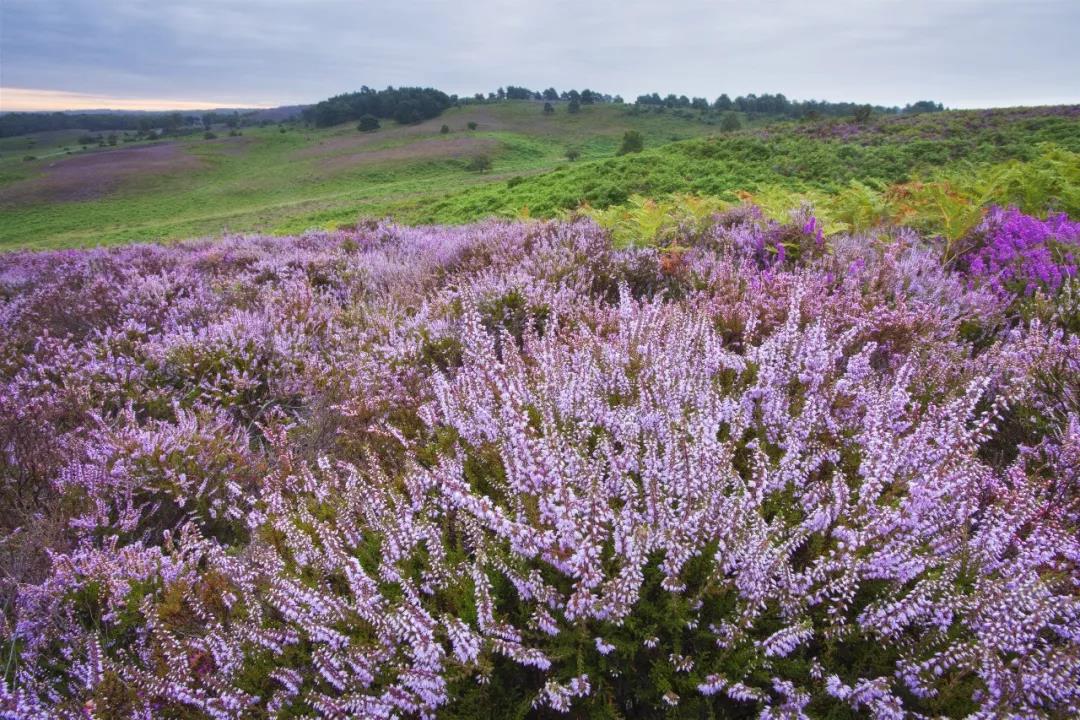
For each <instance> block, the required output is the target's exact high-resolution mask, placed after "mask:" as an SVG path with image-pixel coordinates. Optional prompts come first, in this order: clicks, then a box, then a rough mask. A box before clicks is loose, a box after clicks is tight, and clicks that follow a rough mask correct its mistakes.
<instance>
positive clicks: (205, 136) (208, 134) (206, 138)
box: [203, 130, 217, 140]
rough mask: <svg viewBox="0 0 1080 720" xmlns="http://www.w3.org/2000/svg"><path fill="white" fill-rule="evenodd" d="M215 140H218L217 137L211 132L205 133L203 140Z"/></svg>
mask: <svg viewBox="0 0 1080 720" xmlns="http://www.w3.org/2000/svg"><path fill="white" fill-rule="evenodd" d="M215 138H217V135H215V134H214V133H212V132H210V131H209V130H207V131H206V132H204V133H203V140H214V139H215Z"/></svg>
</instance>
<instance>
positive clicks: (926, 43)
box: [0, 0, 1080, 106]
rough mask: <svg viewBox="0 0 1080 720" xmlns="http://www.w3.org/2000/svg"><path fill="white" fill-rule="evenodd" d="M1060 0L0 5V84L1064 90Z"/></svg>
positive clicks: (285, 95) (1071, 12)
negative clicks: (515, 85) (1020, 0)
mask: <svg viewBox="0 0 1080 720" xmlns="http://www.w3.org/2000/svg"><path fill="white" fill-rule="evenodd" d="M1077 35H1080V3H1077V2H1075V0H1027V1H1026V2H1013V1H1005V0H983V1H976V0H907V1H902V0H879V1H872V0H838V1H836V2H819V3H806V2H801V1H796V0H772V1H770V2H730V1H728V0H721V1H712V2H709V1H706V0H668V1H667V2H659V3H658V2H640V1H637V0H624V1H622V2H618V1H617V0H598V1H594V2H585V1H583V0H577V1H574V0H546V1H545V0H534V1H533V2H523V1H521V0H475V1H474V2H468V3H463V2H443V1H440V0H416V1H414V2H400V3H395V4H390V3H376V2H367V1H366V0H356V1H346V0H186V2H183V3H160V2H155V1H148V0H113V1H111V2H97V1H93V0H51V1H50V2H41V0H4V1H3V3H2V4H0V84H2V85H4V86H13V87H29V88H41V89H53V90H66V91H73V92H90V93H100V94H110V95H126V96H153V97H175V98H177V99H181V98H187V97H215V98H229V99H231V100H233V101H234V102H237V103H256V102H271V103H290V102H303V101H312V100H318V99H320V98H322V97H325V96H327V95H330V94H334V93H337V92H342V91H346V90H350V89H355V88H357V87H358V86H360V85H361V84H367V85H372V86H384V85H388V84H395V85H396V84H430V85H435V86H437V87H440V88H442V89H445V90H447V91H449V92H457V93H472V92H475V91H478V90H484V91H486V90H491V89H493V88H495V87H497V86H499V85H503V84H506V83H514V84H522V85H527V86H530V87H537V88H542V87H546V86H549V85H554V86H556V87H559V88H567V87H571V86H576V87H584V86H588V87H593V88H599V89H602V90H605V91H607V92H612V93H621V94H623V95H625V96H629V97H632V96H634V95H636V94H638V93H641V92H651V91H654V90H655V91H658V92H663V93H666V92H676V93H680V94H681V93H685V94H687V95H706V96H708V97H710V98H712V97H715V96H716V95H718V94H719V93H721V92H727V93H729V94H743V93H748V92H783V93H785V94H787V95H788V96H789V97H793V98H810V97H814V98H829V99H851V100H860V101H869V102H875V103H883V104H898V103H899V104H902V103H904V102H908V101H911V100H915V99H920V98H924V97H930V98H933V99H936V100H940V101H942V102H945V103H946V104H947V105H951V106H964V105H1003V104H1016V103H1038V102H1064V101H1073V102H1080V79H1078V78H1080V43H1077V42H1076V40H1075V38H1076V36H1077Z"/></svg>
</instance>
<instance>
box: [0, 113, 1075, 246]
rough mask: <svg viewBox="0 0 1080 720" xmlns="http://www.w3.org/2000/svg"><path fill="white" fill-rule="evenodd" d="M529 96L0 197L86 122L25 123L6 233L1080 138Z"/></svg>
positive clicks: (903, 157)
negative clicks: (487, 166) (53, 191)
mask: <svg viewBox="0 0 1080 720" xmlns="http://www.w3.org/2000/svg"><path fill="white" fill-rule="evenodd" d="M541 108H542V105H540V104H538V103H532V102H523V101H522V102H517V101H515V102H503V103H498V104H491V105H480V106H470V107H463V108H454V109H451V110H449V111H448V112H446V113H444V114H443V115H442V116H441V117H439V118H435V119H434V120H431V121H428V122H426V123H422V124H419V125H414V126H395V125H393V124H392V123H388V124H387V126H386V127H384V128H383V129H381V130H379V131H378V132H375V133H363V134H362V133H359V132H357V131H356V129H355V127H354V126H353V125H352V124H349V125H343V126H338V127H335V128H328V129H322V130H314V129H307V128H302V127H293V128H290V129H289V130H288V131H287V132H280V131H279V129H278V128H277V127H269V128H256V129H246V130H244V136H243V137H242V138H225V137H223V138H220V139H217V140H213V141H206V140H203V139H202V138H201V136H195V137H190V138H184V139H181V140H178V141H176V142H178V143H179V144H180V145H181V148H182V151H183V153H185V154H187V155H190V156H194V157H195V158H198V160H199V161H200V164H199V167H198V169H196V170H191V169H186V170H182V171H179V170H178V171H175V172H173V171H166V172H163V173H158V174H145V173H140V174H135V175H132V176H129V177H127V178H126V179H122V180H120V181H118V184H117V187H116V188H115V189H113V190H111V191H110V192H108V193H106V194H104V195H102V196H101V197H97V198H94V199H89V200H80V201H63V202H58V201H56V200H47V199H44V200H37V201H32V202H26V201H23V202H19V203H13V202H8V203H7V204H4V201H3V192H4V191H5V189H7V188H11V187H22V186H25V185H26V183H28V182H42V180H40V179H39V180H35V179H34V178H35V177H36V176H42V177H45V176H47V174H48V173H49V170H50V168H49V165H50V164H53V163H57V162H58V161H62V160H63V159H64V157H65V151H64V149H63V148H64V147H71V143H72V142H73V138H74V137H77V136H78V135H79V134H81V133H79V132H78V131H69V132H67V133H66V134H64V133H42V134H40V136H39V137H37V138H34V141H35V142H34V144H33V148H34V150H33V152H34V153H37V154H38V155H39V156H40V157H39V159H37V160H33V161H29V162H28V161H25V160H24V159H23V158H24V156H25V155H26V154H28V153H29V152H30V151H29V150H28V148H29V147H30V138H26V137H23V138H5V139H0V248H16V247H31V248H48V247H69V246H87V245H99V244H113V243H124V242H132V241H146V240H163V239H164V240H168V239H176V238H185V237H192V236H203V235H218V234H222V233H229V232H253V231H258V232H269V233H295V232H300V231H303V230H305V229H308V228H312V227H324V228H330V227H335V226H339V225H343V224H348V223H352V222H355V221H356V220H357V219H358V218H359V217H362V216H368V217H371V216H374V217H384V216H391V217H393V218H395V219H396V220H398V221H401V222H408V223H424V222H435V223H462V222H469V221H473V220H476V219H478V218H482V217H487V216H503V217H518V216H526V215H527V216H532V217H552V216H555V215H558V214H560V213H563V212H565V211H567V210H570V209H574V208H577V207H580V206H581V205H583V204H585V205H589V206H591V207H594V208H607V207H611V206H616V205H620V204H624V203H626V202H628V200H629V199H630V198H632V197H634V196H637V195H640V196H645V197H662V196H666V195H670V194H676V193H677V194H693V195H701V196H712V197H717V198H721V199H724V200H728V201H734V200H736V199H737V198H739V197H741V196H742V195H743V194H744V193H746V192H750V193H754V194H755V195H759V196H768V195H776V194H779V195H781V196H784V197H792V196H794V195H801V196H803V197H806V198H809V199H812V200H814V201H815V202H818V203H820V202H821V201H822V198H823V197H827V198H834V197H844V198H848V199H849V200H850V198H851V196H852V195H853V194H857V189H858V188H859V187H865V188H869V191H870V192H877V193H880V192H885V191H886V188H888V187H889V186H895V185H898V184H910V183H912V182H913V181H923V180H928V179H933V178H938V177H940V176H941V175H942V173H952V174H953V176H955V177H975V178H978V177H981V176H982V174H985V173H986V172H988V170H987V168H991V167H994V166H1000V165H1001V164H1003V163H1016V162H1020V163H1028V162H1032V161H1034V160H1036V159H1037V158H1039V157H1040V156H1042V155H1043V154H1045V152H1047V149H1046V148H1047V147H1048V146H1047V145H1046V144H1047V143H1052V144H1053V145H1054V146H1056V147H1057V148H1060V149H1061V150H1062V151H1066V152H1069V151H1071V152H1080V113H1078V112H1077V110H1078V108H1054V109H1045V108H1042V109H1040V108H1021V109H1014V110H998V111H990V112H984V111H960V112H949V113H936V114H933V115H923V116H914V117H900V118H885V119H880V120H878V121H874V122H871V123H868V124H865V125H856V124H854V123H850V122H841V121H822V122H816V123H803V124H800V123H794V122H787V123H779V124H775V125H769V126H763V125H762V121H758V122H757V123H752V124H751V126H750V127H748V128H747V129H744V130H742V131H739V132H735V133H730V134H724V133H721V132H720V131H719V126H718V124H717V122H716V117H715V116H697V115H694V114H691V113H678V114H676V113H671V112H664V113H657V112H653V111H646V112H640V113H638V112H634V111H632V110H631V109H629V108H626V107H622V106H611V105H608V106H585V107H583V108H582V110H581V112H580V113H579V114H576V115H571V114H569V113H567V112H566V108H565V106H562V105H560V107H559V108H558V111H557V112H556V113H555V114H554V115H551V116H548V115H544V114H543V112H542V110H541ZM469 122H476V123H477V124H478V127H477V129H476V130H475V131H470V130H468V129H467V124H468V123H469ZM444 123H445V124H446V125H448V126H449V127H450V129H451V132H450V133H449V134H447V135H442V134H440V133H439V128H440V127H441V126H442V125H443V124H444ZM629 129H634V130H637V131H638V132H640V133H641V134H642V135H643V136H644V138H645V151H644V152H643V153H640V154H634V155H627V156H623V157H615V152H616V149H617V148H618V146H619V143H620V140H621V138H622V134H623V133H624V132H625V131H626V130H629ZM69 136H70V137H69ZM134 145H135V144H122V147H133V146H134ZM568 148H575V149H577V150H578V151H579V152H580V159H579V160H577V161H576V162H573V163H571V162H569V161H567V159H566V158H565V154H566V150H567V149H568ZM85 152H86V153H94V152H101V150H98V149H91V150H87V151H85ZM480 153H482V154H487V155H489V156H490V157H491V158H492V160H493V167H492V170H491V171H490V172H485V173H477V172H470V171H469V170H468V169H467V168H466V165H467V163H468V160H469V159H470V157H472V156H473V155H475V154H480ZM81 154H83V152H82V151H76V152H75V156H78V155H81ZM1028 174H1029V175H1030V174H1031V173H1028ZM1019 175H1021V176H1022V175H1024V174H1023V173H1019ZM87 182H88V183H92V182H95V179H94V178H89V177H88V178H87ZM984 184H985V183H984ZM853 188H855V189H853ZM947 190H948V189H947V188H946V191H947ZM1023 191H1024V189H1023V188H1015V187H1014V188H1012V189H1011V190H1010V192H1011V193H1012V195H1018V194H1019V195H1023ZM972 192H973V193H974V191H972ZM999 194H1000V193H999ZM995 197H996V196H995V195H993V194H991V195H988V196H987V197H986V198H985V199H987V200H994V199H995ZM1065 209H1068V208H1065Z"/></svg>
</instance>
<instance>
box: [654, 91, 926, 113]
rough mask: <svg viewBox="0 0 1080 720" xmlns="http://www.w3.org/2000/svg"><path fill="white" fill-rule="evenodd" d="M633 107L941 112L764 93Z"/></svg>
mask: <svg viewBox="0 0 1080 720" xmlns="http://www.w3.org/2000/svg"><path fill="white" fill-rule="evenodd" d="M634 103H635V104H636V105H639V106H645V107H664V108H688V109H691V110H701V111H709V110H714V111H717V112H741V113H747V114H758V115H774V116H785V117H791V118H810V119H812V118H814V117H847V116H852V115H855V116H858V115H859V114H860V113H865V112H866V108H869V109H870V110H871V111H873V112H875V113H878V114H884V115H897V114H918V113H927V112H940V111H942V110H944V109H945V107H944V106H943V105H942V104H941V103H937V102H934V101H932V100H920V101H918V102H916V103H909V104H907V105H905V106H904V107H902V108H901V107H899V106H892V107H885V106H882V105H867V104H862V103H854V102H828V101H825V100H789V99H788V98H787V97H785V96H784V94H783V93H777V94H775V95H772V94H769V93H765V94H763V95H756V94H754V93H750V94H749V95H740V96H738V97H736V98H731V97H729V96H728V94H727V93H723V94H721V95H720V96H719V97H718V98H716V100H714V101H712V102H709V100H708V99H706V98H703V97H694V98H690V97H687V96H686V95H675V94H673V93H672V94H668V95H666V96H664V97H661V96H660V94H659V93H655V92H654V93H652V94H648V95H638V97H637V99H636V100H635V101H634Z"/></svg>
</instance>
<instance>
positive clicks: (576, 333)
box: [0, 212, 1080, 718]
mask: <svg viewBox="0 0 1080 720" xmlns="http://www.w3.org/2000/svg"><path fill="white" fill-rule="evenodd" d="M1017 222H1019V221H1017ZM688 232H689V231H688ZM681 240H682V241H681V242H680V241H679V238H675V241H674V242H672V243H671V246H670V247H665V248H660V249H657V248H649V247H646V248H641V249H627V250H619V249H615V248H614V247H613V246H612V244H611V242H610V239H609V237H608V235H607V234H605V232H604V231H602V230H601V229H600V228H598V227H597V226H596V225H594V224H592V223H591V222H589V221H583V220H579V221H574V222H564V223H549V224H500V223H488V224H481V225H475V226H468V227H463V228H456V229H445V228H419V229H409V228H399V227H394V226H390V225H382V224H376V225H371V226H367V227H362V228H359V229H357V230H355V231H350V232H339V233H333V234H325V233H316V234H309V235H305V236H302V237H295V238H262V237H250V238H232V239H228V240H225V241H222V242H219V243H213V244H212V243H188V244H182V245H177V246H172V247H168V248H164V247H152V246H146V247H129V248H122V249H114V250H95V251H86V252H69V253H50V254H12V255H7V256H4V257H2V258H0V298H2V302H0V328H2V330H3V333H2V336H0V338H2V339H0V379H2V382H3V389H2V391H0V432H2V436H0V440H2V441H3V445H2V449H3V452H4V456H3V459H2V464H0V470H2V475H0V478H2V481H3V485H2V487H0V493H3V498H4V500H5V501H6V502H8V503H9V506H10V507H11V512H9V513H5V515H4V517H3V518H2V519H0V522H2V523H4V525H3V526H2V531H3V541H2V544H0V561H2V564H3V567H4V568H5V585H4V587H3V592H4V596H3V597H4V600H5V614H4V617H3V621H2V623H0V638H2V642H3V644H4V647H3V648H2V649H3V651H4V652H3V655H4V657H5V658H10V660H9V661H8V663H7V666H6V671H5V682H4V683H0V717H11V718H16V717H18V718H36V717H41V718H45V717H68V718H85V717H95V718H120V717H141V718H156V717H209V718H238V717H252V718H259V717H279V718H288V717H301V716H302V717H326V718H346V717H374V718H378V717H383V718H390V717H434V716H436V715H439V716H442V717H462V718H471V717H477V716H478V715H481V714H483V715H484V716H489V715H491V714H492V713H495V714H496V715H498V716H506V717H523V716H526V715H530V714H536V715H538V716H545V715H550V714H560V713H574V714H575V715H589V716H595V717H613V718H614V717H671V716H675V717H761V718H802V717H855V716H858V717H862V716H869V717H875V718H900V717H929V716H974V717H985V718H990V717H999V716H1010V715H1011V716H1017V717H1047V718H1058V717H1069V716H1075V715H1076V714H1077V713H1080V683H1078V681H1077V678H1078V677H1080V532H1078V531H1080V506H1078V502H1080V490H1078V487H1080V485H1078V482H1080V478H1078V477H1077V472H1076V468H1077V466H1078V459H1080V450H1078V448H1080V433H1078V429H1080V402H1078V399H1080V387H1078V386H1077V383H1076V378H1077V377H1080V372H1077V370H1078V369H1080V340H1078V339H1077V337H1076V336H1075V335H1073V334H1070V333H1068V332H1067V331H1066V330H1065V329H1064V328H1063V327H1057V326H1055V325H1053V324H1045V323H1043V322H1040V321H1038V320H1035V321H1031V322H1027V323H1023V322H1019V321H1018V320H1017V318H1015V317H1014V316H1012V315H1010V314H1009V313H1010V312H1011V310H1010V308H1011V301H1010V297H1008V296H1003V295H1002V293H1008V292H1009V291H1010V287H1009V286H1008V285H1003V284H998V283H995V282H994V281H993V280H992V279H991V280H988V281H987V287H984V286H983V283H982V282H981V280H980V278H982V277H986V276H985V274H983V275H980V274H977V273H976V274H973V275H971V274H969V275H965V274H961V273H954V272H952V271H949V270H946V269H943V267H942V263H941V261H940V257H939V256H938V254H937V253H936V252H935V250H934V249H933V248H932V247H929V246H928V245H927V244H926V243H924V242H923V241H922V240H921V239H920V238H918V237H917V236H915V235H914V234H912V233H910V232H900V233H898V234H896V235H894V236H875V237H855V238H852V237H846V236H833V237H825V236H824V235H823V234H822V233H821V232H820V226H819V224H818V223H817V221H816V220H815V219H814V218H813V217H812V216H809V215H806V214H805V213H803V214H801V215H799V216H798V217H796V218H795V219H794V220H793V221H792V222H791V223H789V224H786V225H781V224H777V223H770V222H765V221H763V220H762V219H761V216H760V215H759V214H755V213H753V212H740V213H735V214H731V215H729V216H724V217H721V218H719V219H718V220H717V222H715V223H712V224H711V225H710V229H709V230H708V231H707V232H705V233H701V232H698V231H696V230H695V231H694V232H693V235H692V236H687V237H684V238H682V239H681ZM972 277H974V278H976V281H975V282H974V283H972V282H970V280H971V278H972ZM1018 291H1019V292H1023V290H1022V289H1019V290H1018ZM972 327H977V328H978V329H979V330H978V332H977V333H976V332H973V331H972ZM1070 398H1072V399H1071V400H1070Z"/></svg>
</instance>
